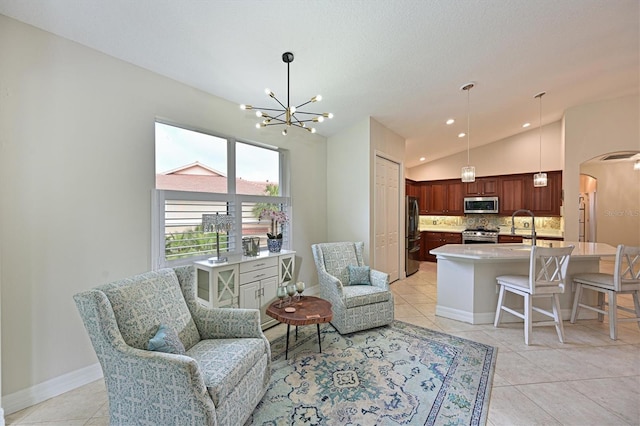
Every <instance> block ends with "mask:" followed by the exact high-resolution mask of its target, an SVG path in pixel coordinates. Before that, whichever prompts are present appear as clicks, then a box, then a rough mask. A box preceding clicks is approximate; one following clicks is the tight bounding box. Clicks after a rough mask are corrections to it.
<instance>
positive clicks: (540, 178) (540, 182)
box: [533, 92, 547, 186]
mask: <svg viewBox="0 0 640 426" xmlns="http://www.w3.org/2000/svg"><path fill="white" fill-rule="evenodd" d="M546 93H547V92H540V93H538V94H536V95H535V96H534V98H538V99H539V100H540V126H539V127H540V142H539V147H540V153H539V154H540V168H539V169H538V170H539V171H538V173H536V174H535V175H533V186H547V174H546V173H542V97H543V96H544V95H545V94H546Z"/></svg>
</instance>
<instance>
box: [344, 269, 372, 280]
mask: <svg viewBox="0 0 640 426" xmlns="http://www.w3.org/2000/svg"><path fill="white" fill-rule="evenodd" d="M347 269H348V270H349V285H371V280H370V279H369V274H370V273H371V270H370V268H369V267H368V266H354V265H349V266H347Z"/></svg>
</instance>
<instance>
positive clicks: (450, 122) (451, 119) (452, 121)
mask: <svg viewBox="0 0 640 426" xmlns="http://www.w3.org/2000/svg"><path fill="white" fill-rule="evenodd" d="M455 122H456V120H454V119H453V118H450V119H448V120H447V125H449V124H453V123H455Z"/></svg>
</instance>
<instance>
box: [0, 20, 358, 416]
mask: <svg viewBox="0 0 640 426" xmlns="http://www.w3.org/2000/svg"><path fill="white" fill-rule="evenodd" d="M212 78H215V76H212ZM238 84H242V82H241V81H239V82H238ZM0 111H1V114H0V194H1V196H2V204H1V206H0V233H1V234H0V253H1V258H0V291H1V294H2V298H1V299H2V305H1V313H2V323H1V337H2V342H1V344H2V346H1V347H2V354H1V358H2V359H1V361H2V369H1V371H2V394H3V401H2V402H3V403H8V402H7V401H9V400H11V397H12V396H15V395H21V396H24V397H25V400H27V399H28V398H29V395H33V394H34V393H37V392H34V388H38V387H39V386H40V387H41V386H42V385H43V383H50V382H48V381H51V380H56V378H59V377H62V376H63V375H65V374H69V373H73V372H75V371H78V370H80V369H82V368H84V367H87V366H90V365H92V364H94V363H95V362H96V358H95V355H94V352H93V349H92V348H91V346H90V342H89V339H88V336H87V333H86V331H85V329H84V327H83V325H82V323H81V320H80V317H79V315H78V313H77V310H76V308H75V305H74V303H73V300H72V295H73V294H74V293H76V292H79V291H81V290H85V289H88V288H90V287H94V286H96V285H100V284H103V283H106V282H109V281H112V280H116V279H119V278H123V277H126V276H129V275H132V274H136V273H140V272H143V271H146V270H148V269H150V265H151V261H150V256H151V255H150V241H151V229H150V228H151V224H150V218H151V193H152V190H153V187H154V174H155V171H154V119H155V118H156V117H163V118H167V119H169V120H172V121H175V122H178V123H184V124H186V125H190V126H195V127H199V128H203V129H209V130H211V131H215V132H219V133H222V134H227V135H233V136H236V137H239V138H242V139H245V140H256V141H261V142H265V143H269V144H272V145H276V146H280V147H282V148H286V149H289V150H290V151H291V160H292V170H291V187H292V199H293V209H294V215H295V216H294V218H293V229H292V232H293V237H294V240H293V247H292V248H293V249H294V250H297V251H298V259H297V260H298V266H299V267H300V268H299V274H300V275H299V277H300V279H302V280H308V281H309V282H317V277H316V271H315V266H314V264H313V261H312V257H311V250H310V245H311V244H312V243H313V242H316V241H322V240H325V239H326V235H327V225H326V221H325V213H326V199H327V197H326V195H327V193H326V182H327V179H326V170H327V165H326V143H325V142H326V140H325V138H323V137H321V136H318V135H311V134H309V133H307V132H294V131H292V132H290V133H291V134H290V135H289V136H287V137H286V138H285V137H283V136H282V135H281V134H280V132H279V131H278V130H274V131H271V132H265V133H259V131H258V130H257V129H255V126H254V124H255V117H251V116H250V115H249V114H243V113H242V112H241V111H240V110H239V108H238V106H237V105H234V104H232V103H229V102H227V101H225V100H223V99H220V98H217V97H215V96H211V95H209V94H206V93H204V92H201V91H198V90H195V89H193V88H191V87H188V86H186V85H183V84H180V83H177V82H175V81H173V80H170V79H168V78H164V77H161V76H159V75H156V74H153V73H151V72H149V71H147V70H144V69H142V68H139V67H136V66H133V65H131V64H128V63H125V62H123V61H120V60H117V59H114V58H112V57H109V56H107V55H104V54H101V53H98V52H97V51H94V50H91V49H89V48H86V47H84V46H81V45H78V44H75V43H73V42H70V41H68V40H65V39H62V38H60V37H57V36H54V35H51V34H49V33H46V32H43V31H40V30H37V29H34V28H33V27H30V26H28V25H25V24H22V23H19V22H17V21H15V20H12V19H10V18H7V17H5V16H2V15H0ZM364 161H366V156H365V160H364ZM40 390H41V389H40ZM7 396H9V398H8V397H7ZM13 400H14V401H15V398H14V399H13ZM32 402H33V401H32ZM5 409H7V406H6V405H5Z"/></svg>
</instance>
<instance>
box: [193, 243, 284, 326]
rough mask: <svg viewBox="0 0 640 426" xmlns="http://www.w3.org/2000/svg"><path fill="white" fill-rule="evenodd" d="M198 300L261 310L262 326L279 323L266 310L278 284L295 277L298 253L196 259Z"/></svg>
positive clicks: (218, 306) (211, 306) (274, 298)
mask: <svg viewBox="0 0 640 426" xmlns="http://www.w3.org/2000/svg"><path fill="white" fill-rule="evenodd" d="M194 264H195V267H196V272H197V280H198V285H197V299H198V301H199V302H200V303H201V304H202V305H204V306H207V307H210V308H249V309H259V310H260V323H261V325H262V328H263V329H264V328H267V327H270V326H272V325H274V324H276V321H275V320H274V319H273V318H271V317H269V316H267V315H266V309H267V307H268V306H269V304H270V303H271V302H273V301H274V300H276V298H277V296H276V293H277V289H278V286H279V285H281V284H283V283H286V282H288V281H291V280H293V276H294V270H295V252H293V251H288V250H286V251H285V250H283V251H282V252H281V253H269V254H266V253H263V254H262V255H260V256H258V257H247V256H229V260H228V261H227V262H226V263H223V264H215V263H211V262H209V261H198V262H195V263H194Z"/></svg>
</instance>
